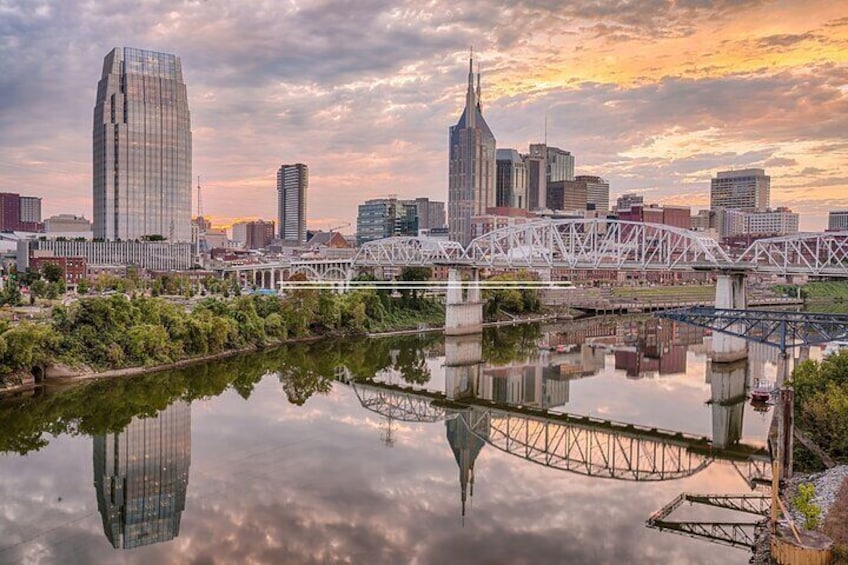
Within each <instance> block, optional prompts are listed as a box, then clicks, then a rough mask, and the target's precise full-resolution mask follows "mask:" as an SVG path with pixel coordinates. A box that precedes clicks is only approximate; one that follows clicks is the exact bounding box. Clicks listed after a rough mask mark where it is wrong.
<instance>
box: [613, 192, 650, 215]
mask: <svg viewBox="0 0 848 565" xmlns="http://www.w3.org/2000/svg"><path fill="white" fill-rule="evenodd" d="M644 205H645V198H644V197H643V196H641V195H639V194H622V195H621V196H619V197H618V199H617V200H616V201H615V211H616V212H627V211H629V210H630V209H631V208H633V206H644Z"/></svg>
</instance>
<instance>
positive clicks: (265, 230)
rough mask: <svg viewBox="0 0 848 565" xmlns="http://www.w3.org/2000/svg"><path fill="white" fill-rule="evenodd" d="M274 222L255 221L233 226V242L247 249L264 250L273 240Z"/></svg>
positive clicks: (238, 223)
mask: <svg viewBox="0 0 848 565" xmlns="http://www.w3.org/2000/svg"><path fill="white" fill-rule="evenodd" d="M274 227H275V226H274V222H273V221H270V222H266V221H265V220H255V221H252V222H237V223H235V224H233V242H234V243H235V244H237V245H241V246H243V247H245V248H247V249H264V248H266V247H268V245H270V244H271V242H272V241H273V240H274V237H275V233H274Z"/></svg>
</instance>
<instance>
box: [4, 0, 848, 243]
mask: <svg viewBox="0 0 848 565" xmlns="http://www.w3.org/2000/svg"><path fill="white" fill-rule="evenodd" d="M3 6H4V7H3V8H2V10H4V11H3V12H2V15H3V17H0V37H2V38H3V39H2V40H0V132H2V133H1V134H0V150H2V155H3V156H2V157H0V166H2V173H0V189H2V190H14V191H19V192H23V193H34V194H35V195H38V196H42V197H44V198H45V201H44V208H45V212H46V214H52V213H55V212H75V213H85V214H86V215H89V216H90V215H91V212H90V207H91V197H90V193H91V180H90V178H91V164H90V163H91V154H90V151H91V149H90V145H91V133H90V132H91V119H92V108H93V105H94V96H95V87H96V83H97V80H98V79H99V75H100V68H101V65H102V59H103V56H104V55H105V54H106V52H108V50H109V49H111V48H112V47H113V46H116V45H132V46H138V47H144V48H152V49H157V50H162V51H168V52H174V53H177V54H178V55H180V56H181V58H182V61H183V69H184V75H185V78H186V82H187V85H188V92H189V103H190V108H191V112H192V127H193V133H194V145H193V149H194V161H193V165H194V174H195V175H197V174H199V175H200V176H201V178H202V182H203V186H204V200H205V208H206V212H207V213H208V214H210V215H212V216H214V217H216V218H221V220H222V221H224V222H229V220H228V219H230V218H234V217H239V216H262V217H266V218H268V217H273V216H274V215H275V206H276V191H275V172H276V169H277V168H278V167H279V165H280V164H282V163H288V162H296V161H301V162H306V163H307V164H309V166H310V169H311V180H312V182H311V188H310V194H309V197H308V207H309V215H310V217H312V218H314V219H326V220H322V221H324V222H332V223H341V222H339V220H338V219H339V218H340V219H342V221H348V222H352V221H353V219H354V215H355V210H356V205H357V204H358V203H360V202H361V201H363V200H364V199H366V198H368V197H374V196H379V195H386V194H398V195H399V196H405V197H411V196H429V197H430V198H433V199H439V200H444V199H446V192H447V191H446V182H447V180H446V179H447V164H446V157H445V156H446V152H447V141H446V140H447V128H448V127H449V126H450V125H451V124H452V123H454V122H455V120H456V119H457V118H458V114H459V111H460V109H461V104H462V102H463V95H464V90H465V76H466V72H467V71H466V63H467V50H468V46H469V45H471V44H473V45H474V46H475V49H476V50H477V51H478V53H479V55H478V58H479V59H480V60H481V62H482V65H483V89H484V92H483V105H484V113H485V116H486V119H487V120H488V122H489V124H490V126H491V127H492V129H493V130H494V132H495V135H496V137H497V138H498V144H499V146H504V147H509V146H512V147H516V148H519V149H522V150H526V145H527V144H528V143H529V142H531V141H533V142H535V141H539V140H540V139H541V137H542V135H543V128H544V121H545V116H546V115H547V117H548V122H549V124H550V134H551V135H550V139H551V141H552V143H553V144H556V145H560V146H562V147H564V148H567V149H570V150H572V152H574V153H575V155H576V158H577V166H578V170H579V171H581V172H591V173H599V174H602V175H603V176H606V177H610V179H611V181H612V182H613V190H614V191H616V190H618V189H619V188H621V189H622V190H624V189H631V188H632V189H635V188H645V187H657V188H658V196H659V197H663V195H666V196H671V195H673V194H675V192H674V191H675V190H676V188H674V187H676V186H679V184H680V183H681V182H687V183H690V184H691V183H692V182H693V181H694V179H695V178H697V179H700V182H705V181H706V180H707V179H708V178H709V176H710V174H711V173H712V172H714V169H715V168H726V167H730V166H741V165H748V164H757V165H760V166H770V167H785V169H786V174H789V175H791V174H796V173H798V172H800V165H798V163H803V164H804V166H805V167H816V168H821V169H824V170H827V171H830V172H832V173H833V174H835V175H837V176H845V174H848V171H845V170H844V167H842V168H840V165H838V164H835V165H832V164H831V162H830V161H832V162H834V163H836V162H838V161H839V159H840V154H839V151H841V150H840V149H838V145H839V144H840V142H841V140H842V139H843V138H844V131H846V126H848V124H846V121H848V118H846V116H848V92H846V91H845V89H844V85H845V83H846V81H848V69H846V66H845V63H844V61H843V60H842V59H840V58H839V57H838V56H837V55H836V54H835V53H838V50H837V51H827V48H828V46H833V45H836V46H838V45H840V43H839V41H840V40H839V38H838V33H837V32H836V31H833V30H835V29H837V28H835V27H833V26H835V25H837V24H840V22H842V20H843V19H844V18H843V17H841V16H834V15H832V13H833V11H834V10H833V8H832V6H830V5H828V4H827V3H824V2H822V3H820V4H819V5H817V7H813V8H808V9H806V10H805V11H804V15H805V18H806V19H805V20H804V21H800V22H799V23H794V22H793V18H796V19H798V18H799V16H798V15H797V13H796V11H795V8H793V7H774V6H771V7H769V6H765V5H764V4H763V3H761V2H735V1H732V0H727V1H715V2H711V1H706V0H705V1H700V0H692V1H684V2H681V1H677V2H668V1H666V0H651V1H650V2H648V3H633V2H623V1H620V0H599V1H598V2H591V3H586V2H575V3H569V4H562V3H561V2H556V1H553V0H545V1H533V2H529V1H528V2H517V3H513V4H510V5H509V6H506V7H505V6H502V5H490V6H482V5H480V4H479V3H477V2H472V1H470V0H460V1H458V2H452V3H445V2H433V3H430V4H423V5H422V4H421V3H418V2H411V1H409V2H402V3H392V2H388V1H386V0H365V1H363V2H356V4H355V8H354V4H352V3H350V2H346V1H344V0H316V1H313V2H298V3H294V2H291V3H287V4H280V3H278V2H270V1H266V2H253V3H247V2H227V1H224V0H221V1H208V2H199V1H188V0H186V1H184V2H177V3H175V2H168V1H165V0H159V1H154V2H149V3H143V4H141V5H139V4H138V3H137V2H129V1H119V0H113V1H111V2H98V3H82V2H62V3H55V4H49V3H37V2H23V1H20V2H6V3H4V5H3ZM762 10H770V12H769V13H770V14H771V15H772V16H773V17H774V18H778V19H779V20H780V21H782V22H784V24H785V26H784V28H781V33H774V31H773V30H771V28H768V26H765V25H762V26H760V25H759V24H757V23H756V22H759V21H760V19H759V18H758V17H757V14H760V13H761V12H759V11H762ZM814 12H820V16H819V17H818V21H819V23H818V24H816V23H815V22H814V21H812V20H811V21H807V20H808V19H810V18H807V16H808V15H809V14H811V13H814ZM741 21H744V22H748V23H746V26H747V27H746V28H745V29H744V30H740V29H739V28H738V27H737V26H739V22H741ZM752 21H753V22H755V25H752V24H750V22H752ZM840 25H841V24H840ZM828 26H831V27H828ZM749 28H750V29H749ZM529 29H532V30H533V33H532V34H528V33H526V31H525V30H529ZM828 30H830V31H828ZM749 38H755V39H749ZM721 41H727V43H726V44H724V45H722V44H720V42H721ZM755 42H760V44H756V43H755ZM701 43H703V44H704V45H703V47H700V44H701ZM776 48H779V49H784V50H791V56H789V55H786V57H785V60H784V59H781V56H782V55H780V54H773V53H771V52H770V51H769V49H776ZM578 49H579V50H578ZM764 57H767V58H765V59H764ZM740 69H741V70H740ZM812 140H816V141H818V145H820V146H830V147H837V148H836V149H834V150H833V151H834V153H833V154H831V155H830V157H828V156H827V155H818V154H814V153H813V152H812V150H811V149H809V148H808V147H805V149H804V152H799V151H798V150H797V146H798V143H805V142H807V141H812ZM675 143H676V144H677V145H675V146H674V147H671V146H670V145H669V144H675ZM664 144H665V145H664ZM731 148H732V149H731ZM634 153H639V154H640V155H641V156H639V157H638V158H636V157H633V156H632V155H633V154H634ZM827 159H830V161H829V162H825V161H827ZM791 160H794V161H795V164H791V163H790V161H791ZM812 161H815V163H811V162H812ZM840 171H841V172H840ZM781 172H782V173H783V172H784V171H781ZM775 184H779V183H775ZM328 225H329V223H327V224H324V227H327V226H328Z"/></svg>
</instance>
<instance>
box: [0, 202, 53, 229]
mask: <svg viewBox="0 0 848 565" xmlns="http://www.w3.org/2000/svg"><path fill="white" fill-rule="evenodd" d="M32 218H38V219H37V220H33V219H32ZM40 222H41V199H40V198H35V197H31V196H21V195H20V194H17V193H14V192H0V231H5V232H10V231H28V232H40V231H43V229H44V226H43V225H42V224H41V223H40Z"/></svg>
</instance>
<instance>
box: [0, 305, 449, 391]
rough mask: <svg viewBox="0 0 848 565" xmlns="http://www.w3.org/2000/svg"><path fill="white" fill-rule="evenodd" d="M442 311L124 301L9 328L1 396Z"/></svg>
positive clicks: (3, 341) (1, 342) (429, 319)
mask: <svg viewBox="0 0 848 565" xmlns="http://www.w3.org/2000/svg"><path fill="white" fill-rule="evenodd" d="M443 320H444V313H443V310H442V308H441V306H440V305H439V304H437V303H435V302H433V301H432V300H428V299H422V298H401V299H394V298H392V297H389V296H380V295H378V294H376V293H374V292H368V291H355V292H351V293H347V294H344V295H337V294H334V293H329V292H315V291H304V292H295V293H292V294H291V295H290V296H286V297H277V296H243V297H238V298H235V299H230V300H222V299H216V298H212V299H205V300H203V301H201V302H200V303H198V304H197V305H195V306H194V308H192V309H190V310H187V309H186V308H185V307H184V306H180V305H177V304H173V303H172V302H170V301H167V300H164V299H160V298H130V297H126V296H123V295H120V296H119V295H114V296H111V297H107V298H104V297H97V298H90V299H84V300H81V301H79V302H77V303H75V304H74V305H73V306H71V307H68V308H65V307H61V306H60V307H56V308H55V309H54V311H53V312H52V314H51V317H50V319H49V320H46V321H41V322H35V323H22V324H18V325H15V326H11V327H10V326H6V327H3V328H0V374H3V375H4V377H2V378H0V395H9V394H16V393H20V392H25V391H27V390H31V389H33V388H34V387H36V386H37V385H39V384H40V383H42V382H45V381H48V380H49V381H51V382H67V381H73V380H86V379H97V378H110V377H122V376H131V375H138V374H144V373H152V372H161V371H165V370H169V369H175V368H181V367H185V366H188V365H192V364H196V363H202V362H207V361H210V360H215V359H221V358H224V357H228V356H232V355H237V354H239V353H244V352H250V351H256V350H261V349H267V348H273V347H277V346H280V345H283V344H286V343H296V342H298V341H309V340H318V339H322V338H325V337H330V338H337V337H340V336H357V335H365V334H367V333H368V331H369V329H372V328H380V329H382V328H385V327H388V328H389V329H391V330H394V329H398V330H401V329H412V328H417V327H419V326H420V325H421V324H422V323H428V324H433V323H439V322H442V323H443Z"/></svg>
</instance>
